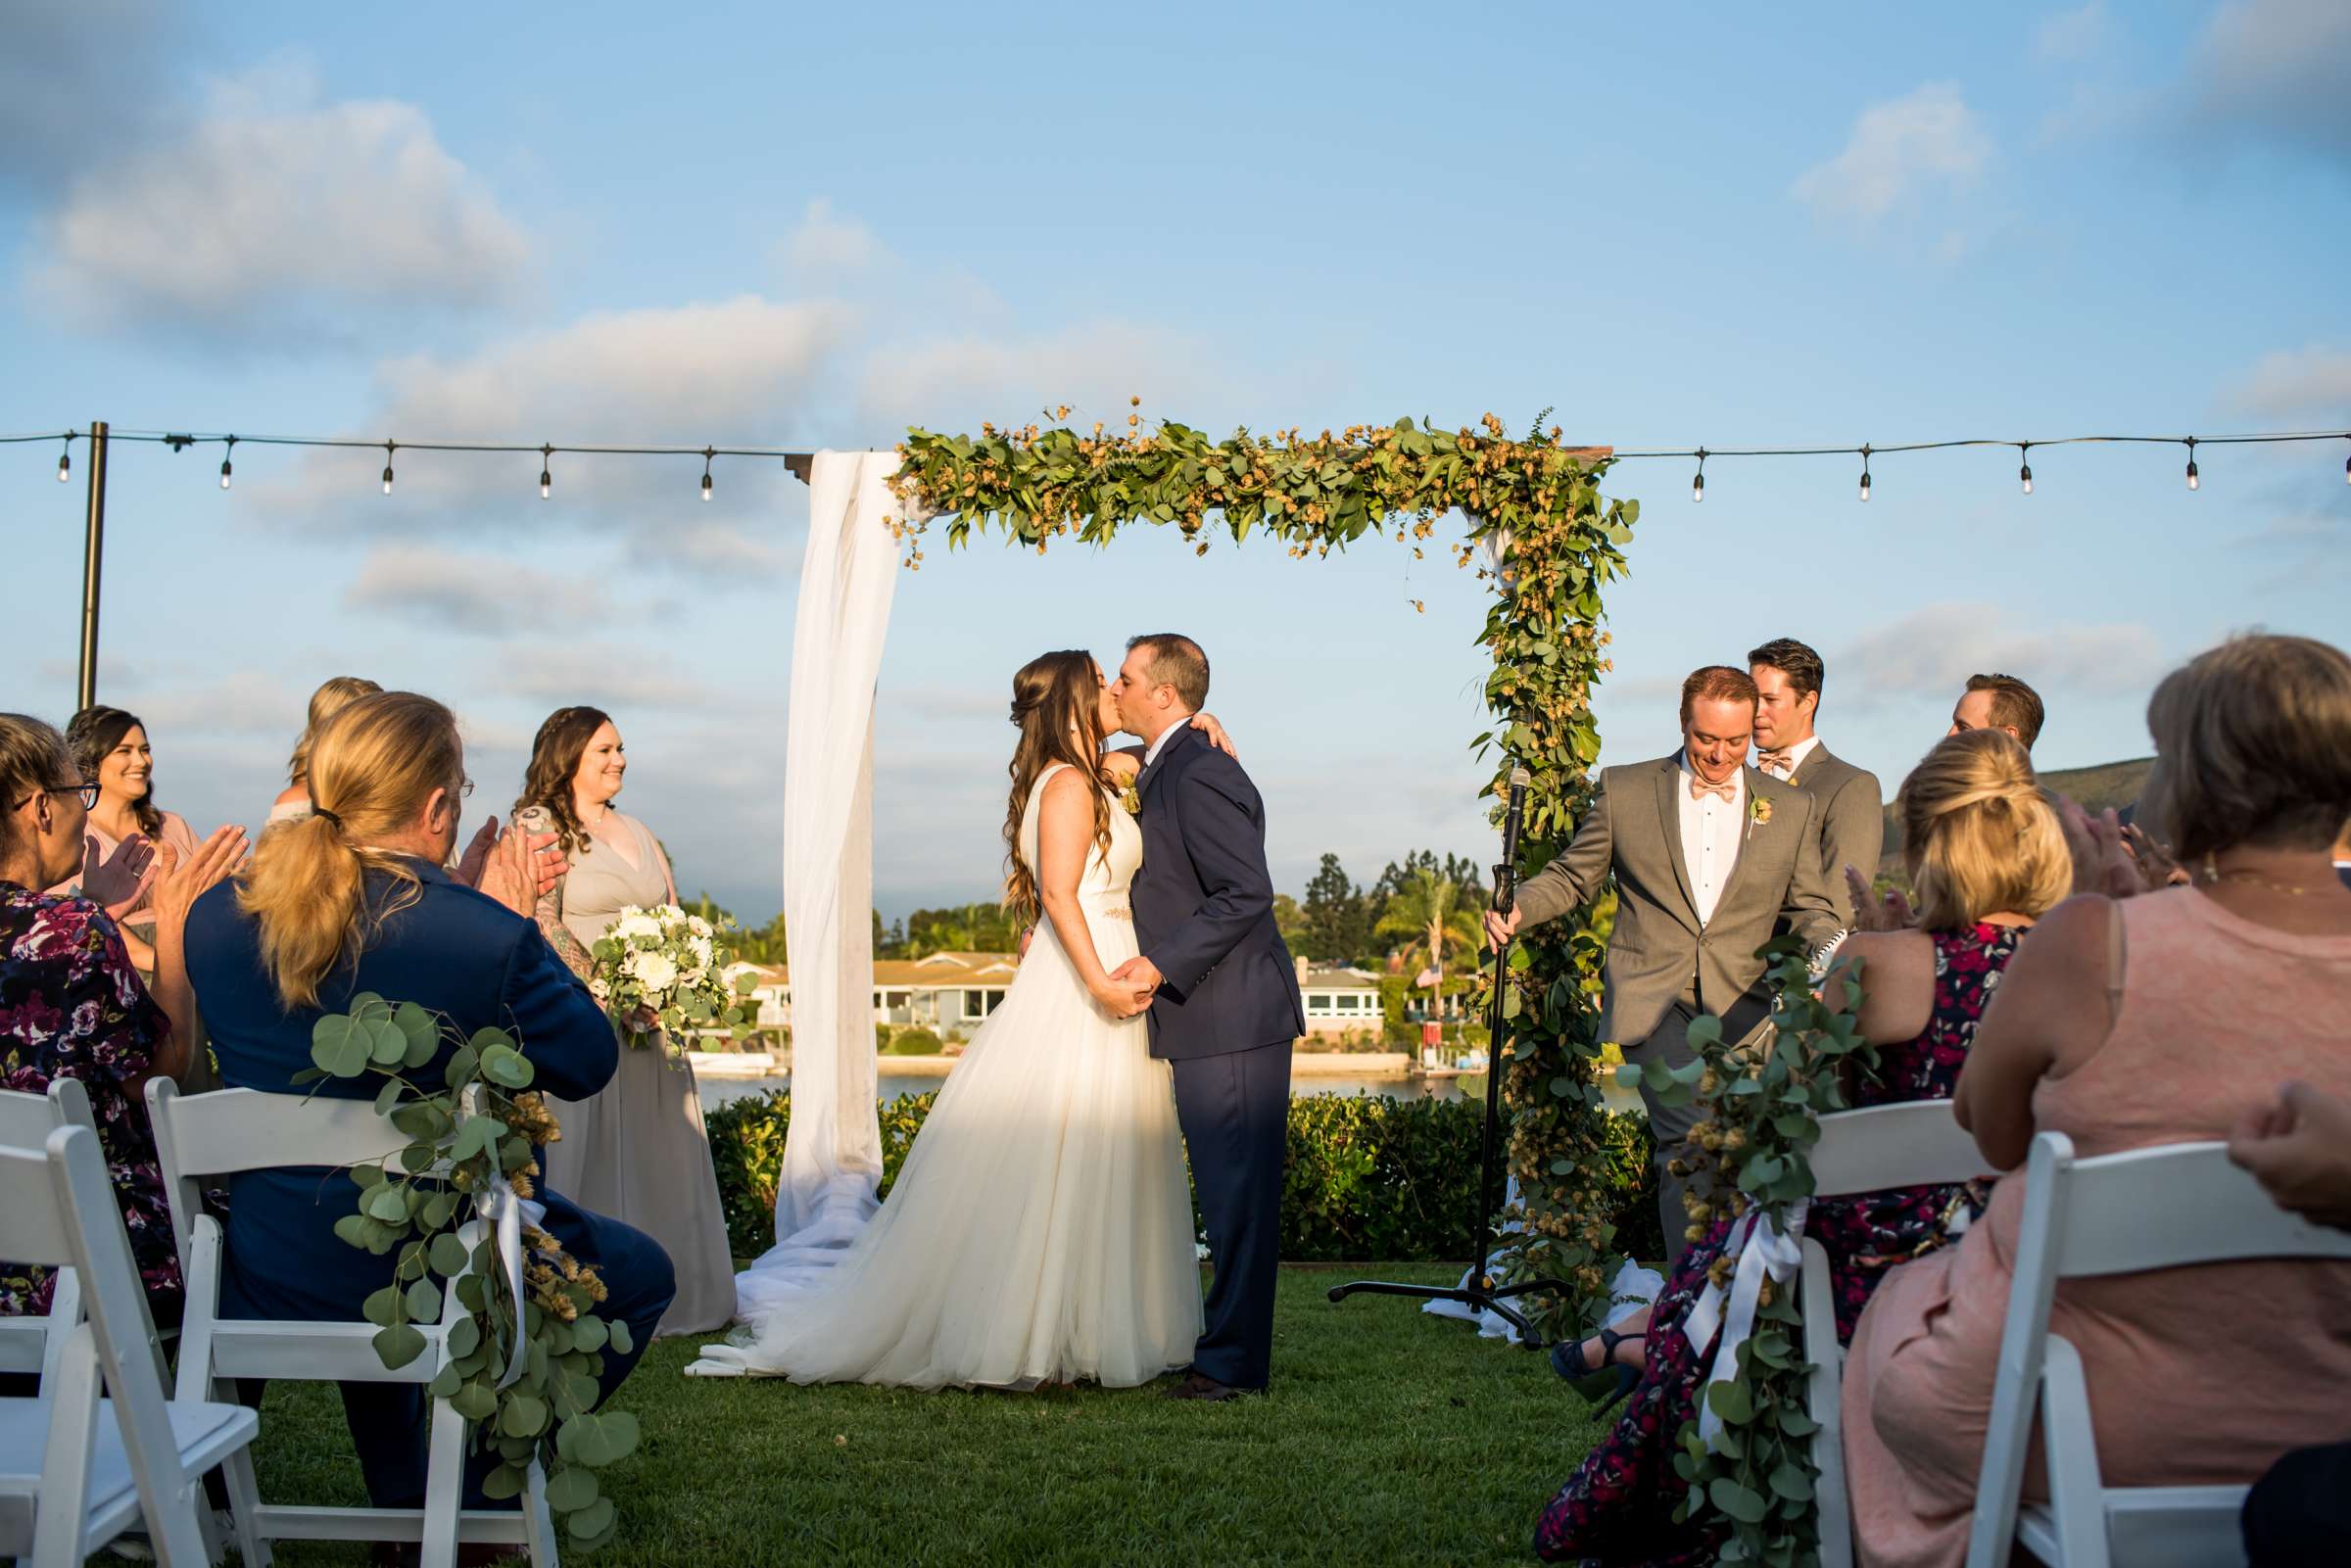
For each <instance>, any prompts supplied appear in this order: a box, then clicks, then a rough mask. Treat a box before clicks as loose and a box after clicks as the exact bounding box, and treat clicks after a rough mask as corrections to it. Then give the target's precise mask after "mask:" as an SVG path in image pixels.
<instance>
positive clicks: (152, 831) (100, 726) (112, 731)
mask: <svg viewBox="0 0 2351 1568" xmlns="http://www.w3.org/2000/svg"><path fill="white" fill-rule="evenodd" d="M146 728H147V726H146V725H145V724H143V723H141V722H140V720H139V716H138V715H137V714H135V713H128V712H125V711H124V710H122V709H120V708H110V707H107V706H106V705H105V704H103V703H101V704H99V705H98V706H96V707H89V708H84V709H82V710H81V711H80V712H79V713H76V714H75V715H73V719H72V723H70V724H68V725H67V726H66V745H67V746H68V747H69V748H71V749H72V753H73V766H74V768H75V769H77V770H78V771H79V772H80V774H81V776H82V778H84V779H86V780H88V781H90V782H91V783H93V784H95V783H96V782H97V780H98V765H99V764H100V763H102V762H104V761H105V760H106V758H107V753H109V752H111V751H113V750H114V749H115V747H117V746H119V745H120V744H121V743H122V737H123V736H126V735H128V734H130V732H131V731H133V730H138V731H144V730H145V729H146ZM130 814H131V815H132V816H133V817H135V818H137V819H138V823H139V832H143V833H145V834H146V835H147V836H148V837H149V838H153V837H155V835H156V834H158V833H160V832H163V831H164V813H163V808H161V807H160V806H158V805H157V804H156V803H155V777H154V775H152V774H150V775H149V776H148V779H147V792H146V793H145V794H143V795H141V796H139V798H138V799H136V800H134V801H132V802H131V803H130Z"/></svg>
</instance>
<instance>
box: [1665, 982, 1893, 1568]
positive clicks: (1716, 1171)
mask: <svg viewBox="0 0 2351 1568" xmlns="http://www.w3.org/2000/svg"><path fill="white" fill-rule="evenodd" d="M1763 951H1764V954H1765V956H1766V957H1767V959H1768V960H1769V963H1770V968H1769V971H1768V974H1767V979H1768V981H1769V983H1770V984H1771V985H1772V987H1773V989H1774V1000H1773V1006H1772V1014H1771V1032H1770V1034H1769V1035H1767V1036H1766V1037H1765V1040H1764V1043H1763V1044H1761V1045H1760V1046H1741V1045H1739V1044H1737V1043H1734V1042H1730V1041H1726V1040H1724V1039H1723V1037H1722V1026H1721V1022H1720V1021H1719V1020H1717V1019H1714V1018H1711V1017H1706V1018H1699V1019H1695V1020H1693V1021H1692V1022H1691V1024H1690V1045H1691V1048H1692V1049H1693V1050H1694V1051H1696V1052H1697V1053H1698V1055H1697V1059H1696V1060H1695V1061H1693V1062H1691V1063H1689V1064H1688V1065H1687V1066H1685V1067H1681V1068H1667V1067H1665V1066H1664V1065H1663V1064H1662V1063H1657V1062H1652V1063H1649V1064H1647V1065H1646V1066H1645V1067H1639V1068H1636V1067H1630V1066H1628V1067H1626V1068H1624V1069H1621V1073H1620V1076H1621V1078H1622V1080H1623V1081H1624V1082H1625V1083H1627V1084H1628V1085H1640V1084H1645V1085H1646V1086H1647V1087H1648V1088H1649V1089H1650V1091H1651V1092H1652V1093H1654V1094H1655V1095H1656V1096H1657V1097H1658V1098H1659V1099H1660V1100H1661V1101H1663V1102H1664V1103H1666V1104H1668V1105H1687V1104H1690V1103H1692V1102H1693V1101H1696V1102H1699V1103H1701V1104H1703V1106H1704V1107H1705V1109H1706V1115H1705V1117H1704V1119H1703V1120H1702V1121H1701V1122H1700V1123H1699V1125H1698V1127H1697V1128H1696V1129H1695V1130H1694V1131H1693V1132H1692V1133H1691V1137H1690V1143H1689V1145H1688V1148H1687V1152H1686V1153H1685V1154H1684V1156H1683V1157H1682V1159H1681V1161H1680V1162H1678V1163H1677V1168H1680V1169H1682V1170H1684V1171H1686V1172H1688V1173H1693V1174H1710V1175H1711V1177H1712V1179H1713V1184H1714V1185H1713V1191H1714V1197H1713V1198H1712V1199H1711V1200H1707V1199H1703V1198H1699V1197H1697V1196H1695V1195H1693V1196H1692V1197H1690V1198H1689V1199H1688V1200H1687V1201H1688V1204H1689V1209H1690V1212H1689V1219H1690V1232H1689V1234H1690V1237H1691V1239H1692V1240H1697V1239H1699V1238H1700V1237H1702V1236H1703V1235H1704V1234H1705V1231H1706V1229H1707V1228H1708V1226H1709V1225H1710V1224H1711V1223H1712V1222H1715V1221H1717V1220H1719V1219H1721V1218H1723V1217H1726V1216H1727V1217H1730V1218H1733V1219H1736V1218H1738V1217H1739V1216H1741V1215H1744V1214H1747V1213H1749V1212H1751V1211H1754V1210H1758V1209H1759V1210H1761V1211H1762V1212H1763V1213H1765V1214H1766V1215H1768V1216H1769V1217H1770V1219H1771V1221H1772V1223H1773V1224H1774V1225H1775V1226H1777V1227H1779V1228H1780V1230H1781V1231H1782V1233H1785V1231H1786V1227H1787V1222H1788V1219H1789V1212H1790V1208H1791V1206H1792V1205H1794V1204H1796V1203H1798V1202H1799V1201H1801V1200H1804V1199H1808V1198H1810V1197H1811V1196H1812V1192H1813V1180H1812V1166H1811V1161H1810V1156H1811V1150H1812V1146H1813V1145H1814V1144H1816V1143H1818V1142H1819V1141H1820V1117H1822V1116H1823V1115H1826V1114H1828V1113H1830V1112H1835V1111H1844V1110H1848V1109H1850V1102H1849V1101H1848V1100H1847V1084H1848V1083H1849V1082H1850V1080H1851V1078H1852V1075H1853V1074H1854V1073H1855V1072H1856V1071H1864V1072H1865V1071H1873V1070H1875V1069H1876V1067H1877V1052H1876V1050H1875V1048H1874V1047H1872V1046H1871V1045H1870V1044H1869V1043H1868V1042H1867V1041H1866V1040H1864V1039H1863V1038H1862V1036H1861V1033H1860V1028H1859V1025H1858V1024H1857V1022H1855V1021H1856V1019H1857V1018H1858V1016H1859V1013H1860V1008H1861V994H1862V992H1861V966H1860V964H1859V963H1858V962H1854V963H1851V964H1848V965H1847V966H1845V967H1844V968H1843V969H1842V970H1841V971H1840V972H1839V974H1838V977H1837V979H1836V980H1835V981H1834V983H1835V984H1836V985H1837V986H1838V987H1839V988H1840V990H1841V991H1842V993H1843V996H1842V999H1843V1001H1844V1008H1843V1010H1842V1011H1835V1010H1832V1009H1831V1008H1830V1007H1829V1005H1828V1003H1827V1002H1826V1001H1825V1000H1823V999H1822V997H1821V996H1819V995H1816V994H1815V991H1814V986H1813V981H1812V974H1811V966H1810V960H1809V956H1808V954H1807V953H1806V950H1805V948H1804V944H1803V942H1802V941H1801V940H1800V939H1799V938H1798V937H1795V936H1783V937H1779V938H1777V939H1776V940H1774V941H1772V942H1771V943H1770V944H1768V945H1767V946H1766V947H1765V948H1764V950H1763ZM1732 1271H1733V1260H1732V1259H1729V1258H1718V1259H1715V1261H1714V1264H1713V1275H1712V1281H1713V1283H1714V1284H1715V1285H1717V1286H1722V1287H1725V1288H1727V1287H1728V1285H1729V1283H1730V1278H1731V1274H1732ZM1737 1360H1738V1367H1737V1373H1736V1376H1734V1377H1733V1378H1731V1379H1729V1380H1727V1381H1724V1382H1720V1383H1712V1384H1708V1385H1707V1386H1706V1387H1705V1389H1704V1390H1703V1399H1704V1400H1705V1402H1706V1404H1707V1406H1708V1407H1709V1408H1710V1409H1711V1410H1712V1411H1713V1413H1714V1414H1715V1415H1716V1416H1718V1417H1719V1418H1720V1419H1721V1421H1722V1436H1721V1439H1720V1441H1719V1445H1718V1447H1719V1449H1720V1451H1716V1449H1713V1448H1709V1447H1708V1446H1707V1444H1706V1442H1705V1440H1704V1439H1703V1438H1702V1437H1701V1436H1700V1434H1699V1428H1698V1423H1697V1421H1695V1420H1693V1421H1689V1422H1686V1423H1684V1425H1683V1427H1682V1429H1681V1431H1680V1432H1679V1433H1678V1434H1677V1435H1676V1440H1675V1441H1676V1442H1677V1443H1678V1444H1679V1446H1680V1449H1681V1451H1680V1452H1678V1453H1676V1454H1675V1455H1674V1459H1673V1467H1674V1473H1675V1474H1676V1475H1678V1476H1679V1477H1680V1478H1681V1479H1682V1481H1683V1482H1684V1483H1685V1484H1686V1485H1687V1486H1688V1488H1689V1495H1688V1496H1687V1497H1685V1498H1684V1500H1683V1502H1682V1504H1681V1506H1680V1508H1679V1509H1678V1510H1677V1511H1676V1517H1677V1518H1689V1517H1698V1516H1700V1515H1703V1514H1704V1513H1708V1512H1711V1513H1713V1514H1715V1515H1717V1516H1719V1518H1720V1520H1721V1522H1722V1523H1723V1525H1724V1526H1726V1527H1727V1529H1728V1531H1729V1539H1728V1541H1727V1542H1726V1543H1725V1545H1724V1550H1723V1554H1722V1558H1721V1560H1722V1561H1724V1562H1754V1563H1766V1564H1770V1565H1771V1568H1813V1565H1816V1564H1817V1563H1818V1561H1819V1541H1820V1529H1819V1516H1818V1509H1817V1505H1816V1501H1815V1498H1814V1497H1813V1483H1814V1482H1815V1481H1816V1480H1817V1479H1818V1477H1819V1474H1820V1471H1819V1468H1818V1467H1817V1466H1816V1465H1815V1464H1814V1463H1813V1462H1812V1451H1811V1450H1812V1445H1811V1440H1812V1436H1813V1434H1814V1433H1815V1432H1816V1431H1818V1430H1819V1427H1818V1423H1817V1422H1815V1421H1814V1420H1813V1419H1812V1417H1811V1415H1810V1414H1809V1413H1808V1412H1807V1411H1806V1409H1805V1403H1806V1390H1807V1383H1808V1380H1809V1378H1810V1375H1811V1371H1812V1368H1811V1364H1810V1363H1809V1362H1807V1361H1806V1360H1805V1359H1804V1355H1803V1318H1802V1315H1801V1314H1800V1313H1799V1310H1798V1304H1797V1301H1796V1293H1795V1290H1794V1288H1793V1286H1792V1285H1791V1286H1787V1287H1780V1286H1775V1285H1774V1284H1773V1283H1772V1282H1771V1281H1770V1280H1769V1279H1766V1280H1765V1281H1764V1284H1763V1290H1762V1295H1761V1298H1760V1305H1759V1306H1758V1307H1757V1309H1756V1313H1755V1325H1754V1331H1753V1332H1752V1333H1751V1335H1750V1336H1749V1337H1748V1339H1747V1340H1746V1342H1745V1343H1743V1344H1742V1345H1741V1346H1740V1347H1739V1352H1738V1357H1737Z"/></svg>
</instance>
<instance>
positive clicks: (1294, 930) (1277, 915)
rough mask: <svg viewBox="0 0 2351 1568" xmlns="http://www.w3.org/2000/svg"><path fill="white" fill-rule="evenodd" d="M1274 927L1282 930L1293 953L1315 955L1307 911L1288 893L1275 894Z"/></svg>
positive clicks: (1307, 955) (1284, 938) (1283, 939)
mask: <svg viewBox="0 0 2351 1568" xmlns="http://www.w3.org/2000/svg"><path fill="white" fill-rule="evenodd" d="M1273 928H1274V929H1275V930H1277V931H1279V932H1281V939H1282V941H1283V942H1284V943H1286V944H1287V945H1288V947H1289V949H1290V951H1291V952H1292V953H1296V954H1303V955H1304V956H1306V957H1308V958H1312V957H1314V949H1313V948H1312V946H1310V945H1309V943H1308V941H1307V926H1306V911H1305V910H1303V909H1301V908H1299V907H1298V900H1296V899H1295V898H1292V897H1291V896H1290V895H1289V894H1287V893H1275V894H1274V895H1273Z"/></svg>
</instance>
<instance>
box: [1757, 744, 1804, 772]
mask: <svg viewBox="0 0 2351 1568" xmlns="http://www.w3.org/2000/svg"><path fill="white" fill-rule="evenodd" d="M1755 766H1756V767H1758V768H1760V769H1762V770H1763V771H1764V772H1765V773H1769V774H1776V775H1778V776H1779V777H1780V778H1782V779H1785V778H1787V777H1788V776H1789V775H1790V774H1792V773H1794V772H1796V748H1795V747H1793V746H1791V747H1789V748H1788V749H1787V750H1785V751H1769V750H1765V751H1758V752H1756V753H1755Z"/></svg>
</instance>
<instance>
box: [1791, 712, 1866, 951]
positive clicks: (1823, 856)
mask: <svg viewBox="0 0 2351 1568" xmlns="http://www.w3.org/2000/svg"><path fill="white" fill-rule="evenodd" d="M1787 782H1788V783H1789V784H1794V785H1796V787H1797V788H1799V789H1801V790H1802V791H1803V792H1804V793H1806V794H1808V795H1810V796H1811V797H1812V798H1813V799H1814V800H1816V801H1818V802H1819V803H1820V805H1819V812H1820V869H1821V873H1822V875H1823V876H1825V877H1827V878H1828V880H1829V896H1830V897H1831V898H1833V899H1835V900H1836V901H1837V913H1838V915H1839V917H1840V918H1841V919H1843V920H1844V921H1845V923H1846V924H1847V925H1848V926H1849V925H1851V924H1852V920H1853V911H1852V895H1851V894H1850V893H1849V892H1848V891H1847V888H1846V885H1845V868H1846V867H1847V866H1850V867H1852V868H1853V869H1854V870H1855V871H1858V872H1859V873H1860V874H1861V879H1862V880H1863V881H1865V882H1866V881H1868V880H1869V879H1871V878H1873V877H1875V876H1877V874H1878V858H1879V856H1881V855H1882V854H1884V853H1885V850H1886V797H1885V794H1884V792H1883V791H1881V790H1880V789H1879V787H1878V776H1877V775H1876V774H1874V773H1871V772H1869V771H1867V770H1866V769H1862V768H1856V767H1854V766H1853V765H1852V764H1851V763H1849V762H1847V761H1846V760H1845V759H1844V758H1843V757H1834V756H1831V755H1830V754H1829V748H1828V746H1827V744H1826V743H1825V742H1824V743H1823V744H1821V745H1817V746H1814V747H1813V748H1812V751H1811V754H1810V755H1809V756H1807V757H1805V758H1804V760H1803V761H1802V762H1801V763H1799V764H1798V766H1797V770H1796V772H1794V773H1792V774H1790V775H1789V776H1788V780H1787Z"/></svg>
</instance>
